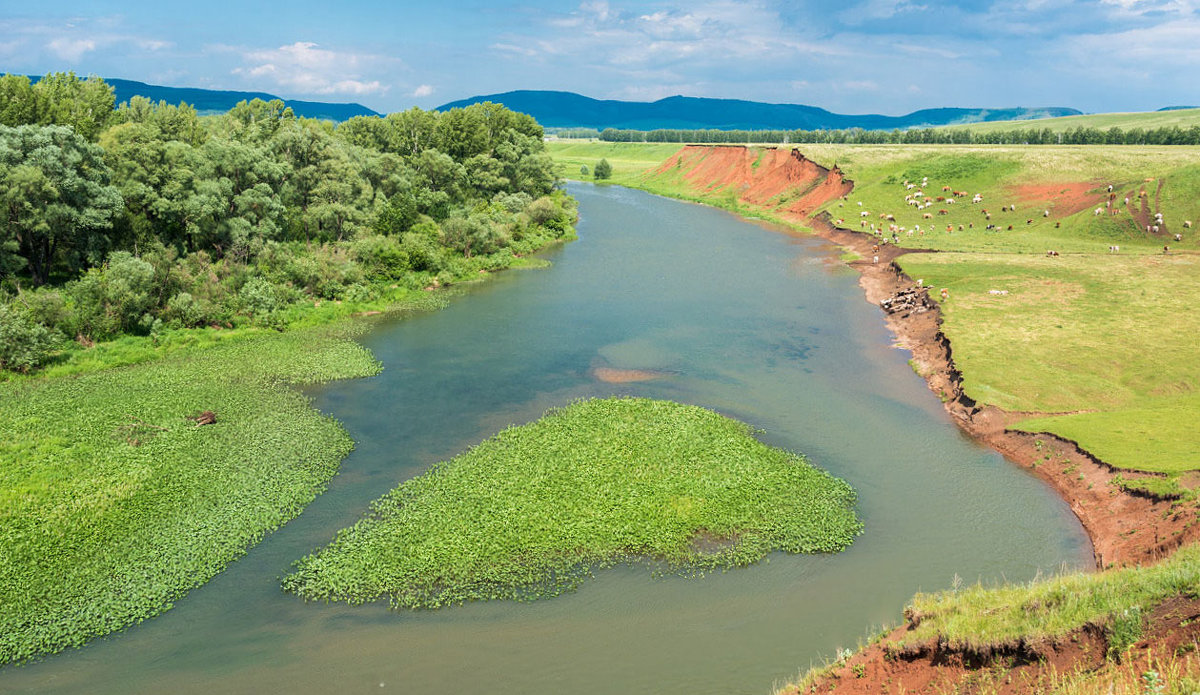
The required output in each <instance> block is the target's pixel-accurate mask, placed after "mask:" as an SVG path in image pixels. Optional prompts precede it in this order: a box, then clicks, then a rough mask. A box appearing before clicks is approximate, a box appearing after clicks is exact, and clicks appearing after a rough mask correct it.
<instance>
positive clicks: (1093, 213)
mask: <svg viewBox="0 0 1200 695" xmlns="http://www.w3.org/2000/svg"><path fill="white" fill-rule="evenodd" d="M1101 212H1104V211H1103V210H1101V209H1100V208H1096V209H1095V210H1093V211H1092V217H1095V216H1097V215H1099V214H1100V213H1101Z"/></svg>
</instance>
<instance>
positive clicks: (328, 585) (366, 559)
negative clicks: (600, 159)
mask: <svg viewBox="0 0 1200 695" xmlns="http://www.w3.org/2000/svg"><path fill="white" fill-rule="evenodd" d="M854 499H855V495H854V491H853V490H851V489H850V487H849V486H848V485H847V484H846V483H844V482H843V481H841V480H839V479H837V478H834V477H832V476H830V475H829V474H827V473H825V472H823V471H820V470H818V469H816V468H813V467H812V466H811V465H809V464H808V463H807V462H806V461H805V459H804V458H803V457H801V456H798V455H796V454H792V453H790V452H787V451H783V450H781V449H775V448H771V447H768V446H766V445H764V444H762V443H760V442H759V441H758V440H756V439H755V438H754V437H753V433H752V431H751V430H750V428H749V427H748V426H746V425H744V424H742V423H739V422H737V421H735V420H730V419H729V418H726V417H724V416H721V415H718V414H717V413H714V412H712V411H709V410H705V409H703V408H698V407H696V406H687V405H680V404H677V403H671V402H668V401H651V400H646V399H607V400H589V401H580V402H577V403H575V404H573V405H570V406H568V407H566V408H562V409H556V410H551V411H549V412H548V413H546V415H545V416H544V417H543V418H542V419H540V420H538V421H536V422H534V423H531V424H528V425H524V426H521V427H511V428H509V429H506V430H504V431H503V432H501V433H500V434H498V435H497V436H495V437H494V438H492V439H489V440H487V441H485V442H483V443H482V444H480V445H478V446H477V447H475V448H474V449H472V450H470V451H468V452H467V453H465V454H462V455H460V456H458V457H456V458H454V459H452V460H450V461H448V462H445V463H441V464H438V465H436V466H434V467H433V468H432V469H431V470H430V471H429V472H427V473H425V474H423V475H422V476H420V477H418V478H415V479H413V480H410V481H408V482H405V483H403V484H402V485H400V486H399V487H397V488H396V489H395V490H393V491H392V492H390V493H389V494H387V495H386V496H384V497H383V498H381V499H379V500H377V501H376V502H375V503H373V505H372V511H371V513H370V515H369V516H367V517H366V518H364V519H363V520H362V521H360V522H359V523H357V524H356V525H354V526H352V527H350V528H347V529H344V530H342V531H341V532H339V534H338V535H337V537H336V538H335V539H334V540H333V542H332V543H331V544H330V545H329V546H327V547H326V548H323V549H321V550H318V551H317V552H315V553H314V554H312V555H309V556H308V557H306V558H304V559H303V560H301V561H300V562H299V563H298V564H297V568H296V571H295V572H294V573H293V574H291V575H288V576H287V577H286V578H285V579H284V587H285V588H286V589H287V590H289V591H293V592H296V593H297V594H300V595H301V596H303V597H305V598H306V599H316V600H334V601H348V602H351V603H362V602H367V601H373V600H376V599H379V598H382V597H384V596H387V597H389V598H390V599H391V603H392V605H393V606H394V607H404V608H433V607H438V606H443V605H447V604H452V603H460V602H463V601H468V600H479V599H496V598H519V599H527V598H536V597H541V596H549V595H554V594H557V593H559V592H561V591H564V590H567V589H570V588H572V587H574V586H575V585H576V584H577V583H578V582H579V581H581V580H582V579H583V578H584V577H586V576H587V575H588V573H589V572H590V570H591V569H592V568H595V567H603V566H606V565H611V564H615V563H619V562H626V561H636V560H638V559H640V558H652V559H655V560H660V561H664V562H666V563H667V565H668V566H670V567H673V568H691V569H704V568H718V567H729V566H735V565H744V564H749V563H752V562H755V561H757V560H759V559H760V558H762V557H763V556H764V555H766V554H767V553H768V552H770V551H772V550H777V549H779V550H785V551H788V552H793V553H827V552H836V551H838V550H841V549H842V548H844V547H845V546H847V545H849V544H850V542H851V541H852V540H853V539H854V537H855V536H856V535H858V533H859V532H860V529H861V528H862V527H861V524H860V523H859V522H858V520H857V519H856V518H855V514H854V509H853V505H854Z"/></svg>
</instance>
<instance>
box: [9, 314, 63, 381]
mask: <svg viewBox="0 0 1200 695" xmlns="http://www.w3.org/2000/svg"><path fill="white" fill-rule="evenodd" d="M60 339H61V335H59V334H58V333H57V332H55V331H52V330H50V329H49V328H47V327H46V326H45V325H43V324H40V323H37V322H36V321H32V320H30V319H29V317H28V316H26V315H24V314H23V313H21V312H19V311H17V310H16V309H14V308H12V307H10V306H6V305H4V304H0V369H7V370H9V371H13V372H21V373H26V372H28V371H29V370H31V369H35V368H37V367H39V366H41V365H42V364H45V362H46V359H47V358H48V357H49V356H50V353H51V352H52V351H53V350H54V345H55V344H56V343H57V342H58V341H59V340H60Z"/></svg>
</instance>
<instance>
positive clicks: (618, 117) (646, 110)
mask: <svg viewBox="0 0 1200 695" xmlns="http://www.w3.org/2000/svg"><path fill="white" fill-rule="evenodd" d="M485 101H491V102H495V103H500V104H504V105H505V106H507V107H508V108H510V109H512V110H514V111H519V112H521V113H527V114H529V115H531V116H533V117H534V118H536V119H537V121H538V123H541V124H542V125H543V126H544V127H550V128H574V127H579V128H596V129H597V130H603V129H604V128H628V129H634V130H655V129H658V128H677V129H689V130H690V129H704V128H716V129H721V130H771V129H797V128H799V129H804V130H822V129H844V128H864V129H867V130H892V129H895V128H901V129H904V128H913V127H927V126H944V125H959V124H963V123H975V122H979V121H1010V120H1020V119H1034V118H1048V117H1053V116H1074V115H1078V114H1080V113H1081V112H1080V111H1077V110H1075V109H1070V108H1064V107H1045V108H1023V107H1018V108H1009V109H959V108H943V109H922V110H921V111H914V112H913V113H910V114H908V115H906V116H882V115H878V114H863V115H846V114H839V113H832V112H830V111H826V110H825V109H821V108H817V107H816V106H805V105H803V104H766V103H762V102H757V101H741V100H738V99H705V98H699V97H683V96H674V97H667V98H666V99H659V100H658V101H655V102H642V101H613V100H600V99H592V98H590V97H585V96H583V95H581V94H575V93H573V92H553V91H529V90H523V91H515V92H505V93H503V94H489V95H486V96H477V97H471V98H470V99H463V100H460V101H454V102H451V103H449V104H445V105H443V106H440V107H438V110H439V111H444V110H446V109H451V108H455V107H462V106H467V105H468V104H476V103H481V102H485Z"/></svg>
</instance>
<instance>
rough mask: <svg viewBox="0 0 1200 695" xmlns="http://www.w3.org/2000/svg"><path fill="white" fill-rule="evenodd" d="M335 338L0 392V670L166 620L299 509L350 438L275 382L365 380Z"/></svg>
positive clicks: (364, 369)
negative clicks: (211, 417) (202, 420)
mask: <svg viewBox="0 0 1200 695" xmlns="http://www.w3.org/2000/svg"><path fill="white" fill-rule="evenodd" d="M344 331H345V329H344V328H342V329H334V328H332V327H326V328H323V329H309V330H300V331H294V332H290V333H286V334H282V335H279V334H275V335H263V336H257V337H247V338H245V339H242V340H234V341H229V342H226V343H223V344H218V345H213V346H211V347H209V348H208V349H206V350H202V351H195V352H190V353H186V354H177V355H172V356H169V357H165V358H162V359H158V360H156V361H152V362H148V363H145V364H140V365H135V366H129V367H123V368H114V369H107V370H104V371H100V372H96V373H91V374H86V375H83V376H78V377H66V378H57V379H36V380H35V379H26V380H14V381H10V382H7V383H2V384H0V548H3V551H2V554H0V606H3V610H0V664H3V663H6V662H12V661H24V660H27V659H30V658H33V657H36V656H38V655H40V654H45V653H50V652H55V651H59V650H61V649H64V648H67V647H75V646H79V645H81V644H82V643H83V642H85V641H86V640H87V639H89V638H91V637H94V636H97V635H102V634H106V633H109V632H113V631H115V630H119V629H121V628H124V627H126V626H128V625H131V624H134V623H137V622H140V621H142V620H144V619H146V618H149V617H151V616H154V615H156V614H158V613H161V612H162V611H164V610H167V609H169V608H170V607H171V605H172V602H173V601H175V600H176V599H178V598H180V597H182V596H183V595H184V594H185V593H186V592H187V591H188V590H189V589H192V588H194V587H196V586H199V585H201V584H203V583H204V582H205V581H207V580H208V579H210V578H211V577H212V576H213V575H215V574H216V573H217V572H219V571H220V570H221V569H222V568H224V567H225V566H226V565H227V564H228V563H229V562H231V561H233V560H234V559H236V558H237V557H239V556H240V555H242V554H243V553H245V552H246V549H247V548H248V547H249V546H250V545H252V544H254V543H255V542H256V541H257V540H258V539H260V538H261V537H262V536H263V535H264V534H265V533H267V532H269V531H271V530H272V529H275V528H277V527H278V526H280V525H281V524H283V523H284V522H286V521H288V520H289V519H291V518H293V517H295V516H296V515H297V514H299V513H300V510H301V509H303V508H304V506H305V505H306V504H308V502H310V501H311V500H312V499H313V498H314V497H315V496H316V495H317V494H318V493H319V492H321V490H323V489H324V487H325V484H326V483H327V481H328V480H329V479H330V478H331V477H332V476H333V475H334V473H335V472H336V471H337V467H338V464H339V462H340V461H341V459H342V458H343V457H344V456H345V455H346V453H348V452H349V451H350V449H351V448H352V446H353V443H352V442H351V441H350V438H349V437H348V436H347V435H346V433H345V432H344V431H343V430H342V429H341V427H340V426H339V425H338V424H337V423H336V422H334V421H333V420H331V419H330V418H327V417H324V416H322V415H321V414H320V413H318V412H316V411H315V410H313V409H312V408H311V407H310V406H309V402H308V399H307V398H305V397H304V396H303V395H301V394H299V393H298V392H296V391H295V390H293V389H291V388H289V387H288V386H287V385H288V384H299V383H313V382H319V381H326V380H330V379H339V378H349V377H357V376H365V375H369V374H373V373H375V372H376V371H377V370H378V369H379V366H378V364H377V363H376V362H375V360H374V359H373V358H372V357H371V355H370V354H369V353H368V352H367V351H366V350H365V349H364V348H362V347H361V346H359V345H358V344H356V343H354V342H352V341H351V340H349V339H348V338H347V337H345V335H344ZM202 411H213V412H214V413H215V414H216V423H215V424H211V425H205V426H197V425H196V423H195V422H193V421H192V420H189V419H188V418H189V416H193V415H195V414H197V413H199V412H202Z"/></svg>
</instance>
